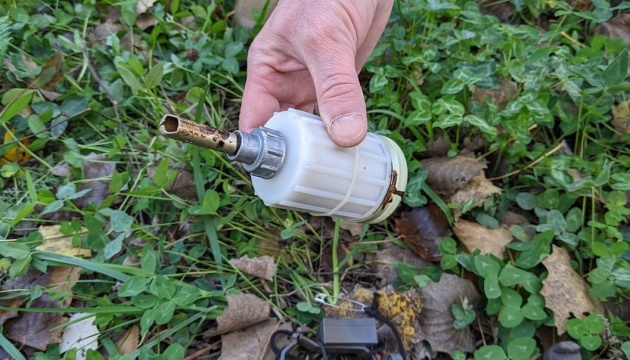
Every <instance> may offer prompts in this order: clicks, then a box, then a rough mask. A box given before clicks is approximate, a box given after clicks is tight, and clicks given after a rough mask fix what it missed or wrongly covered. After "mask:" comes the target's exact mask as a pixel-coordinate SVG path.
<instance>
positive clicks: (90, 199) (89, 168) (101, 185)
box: [74, 153, 116, 209]
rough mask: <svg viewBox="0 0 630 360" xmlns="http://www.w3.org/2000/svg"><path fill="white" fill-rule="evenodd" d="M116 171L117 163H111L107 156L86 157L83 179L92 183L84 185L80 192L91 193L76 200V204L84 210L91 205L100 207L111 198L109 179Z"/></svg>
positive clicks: (91, 155)
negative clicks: (88, 190)
mask: <svg viewBox="0 0 630 360" xmlns="http://www.w3.org/2000/svg"><path fill="white" fill-rule="evenodd" d="M114 170H116V163H114V162H113V161H109V160H108V159H107V155H96V154H94V153H91V154H89V155H87V156H85V157H84V158H83V178H84V179H85V180H90V181H88V182H86V183H83V185H82V186H81V188H80V189H79V190H85V189H91V191H90V192H88V193H87V194H85V195H84V196H82V197H80V198H78V199H76V200H74V203H75V204H76V205H77V206H78V207H79V208H81V209H83V208H85V207H86V206H87V205H88V204H90V203H94V204H96V205H98V204H100V203H101V202H103V200H105V199H106V198H107V197H108V196H109V179H110V178H111V176H112V174H113V173H114ZM97 179H98V180H97ZM104 179H105V180H104Z"/></svg>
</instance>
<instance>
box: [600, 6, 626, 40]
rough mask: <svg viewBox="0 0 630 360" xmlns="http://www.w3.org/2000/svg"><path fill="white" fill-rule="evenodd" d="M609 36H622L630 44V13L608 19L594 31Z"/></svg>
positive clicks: (614, 37)
mask: <svg viewBox="0 0 630 360" xmlns="http://www.w3.org/2000/svg"><path fill="white" fill-rule="evenodd" d="M593 32H594V33H595V34H602V35H605V36H608V37H609V38H613V39H617V38H622V39H624V40H625V41H626V43H628V44H629V45H630V14H628V13H624V14H619V15H617V16H615V17H613V18H612V19H610V20H608V21H604V22H603V23H601V24H599V25H597V27H596V28H595V30H594V31H593Z"/></svg>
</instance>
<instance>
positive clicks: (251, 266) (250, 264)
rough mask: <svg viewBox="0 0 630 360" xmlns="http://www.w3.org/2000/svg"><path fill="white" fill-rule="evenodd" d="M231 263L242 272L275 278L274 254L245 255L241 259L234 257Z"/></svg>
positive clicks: (266, 278)
mask: <svg viewBox="0 0 630 360" xmlns="http://www.w3.org/2000/svg"><path fill="white" fill-rule="evenodd" d="M230 263H231V264H232V265H234V267H236V268H237V269H239V270H241V271H242V272H244V273H246V274H250V275H254V276H258V277H259V278H262V279H265V280H269V281H271V280H273V277H274V275H276V262H275V260H274V258H273V257H272V256H259V257H255V258H248V257H247V255H243V256H242V257H241V258H240V259H232V260H230Z"/></svg>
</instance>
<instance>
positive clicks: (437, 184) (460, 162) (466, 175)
mask: <svg viewBox="0 0 630 360" xmlns="http://www.w3.org/2000/svg"><path fill="white" fill-rule="evenodd" d="M421 163H422V168H423V169H425V170H427V180H426V182H427V184H428V185H429V186H430V187H431V189H433V190H434V191H435V192H437V193H438V194H440V195H443V196H446V197H448V196H451V195H452V194H454V193H455V192H456V191H457V190H459V189H461V188H462V187H464V186H466V184H468V182H469V181H470V180H471V179H472V178H473V177H475V176H477V175H478V174H479V172H480V171H481V170H483V169H485V168H486V165H485V164H482V163H480V162H479V161H478V160H477V159H475V158H473V157H467V156H462V155H457V156H455V157H452V158H449V157H441V158H431V159H425V160H422V162H421Z"/></svg>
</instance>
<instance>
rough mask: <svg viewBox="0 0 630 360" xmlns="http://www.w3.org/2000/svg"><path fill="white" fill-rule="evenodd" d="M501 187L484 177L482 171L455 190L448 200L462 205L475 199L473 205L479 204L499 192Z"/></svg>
mask: <svg viewBox="0 0 630 360" xmlns="http://www.w3.org/2000/svg"><path fill="white" fill-rule="evenodd" d="M500 193H501V188H499V187H496V186H494V184H492V182H491V181H490V180H488V179H486V175H485V174H484V173H483V171H481V172H479V174H478V175H477V176H475V177H473V178H472V179H470V181H469V182H468V184H466V185H465V186H464V187H463V188H461V189H459V190H457V192H456V193H455V194H453V195H452V196H451V197H450V198H449V200H448V202H450V203H451V204H456V205H463V204H465V203H467V202H468V201H470V200H474V201H475V206H481V205H482V204H483V202H484V200H486V198H487V197H488V196H490V195H494V194H500Z"/></svg>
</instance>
